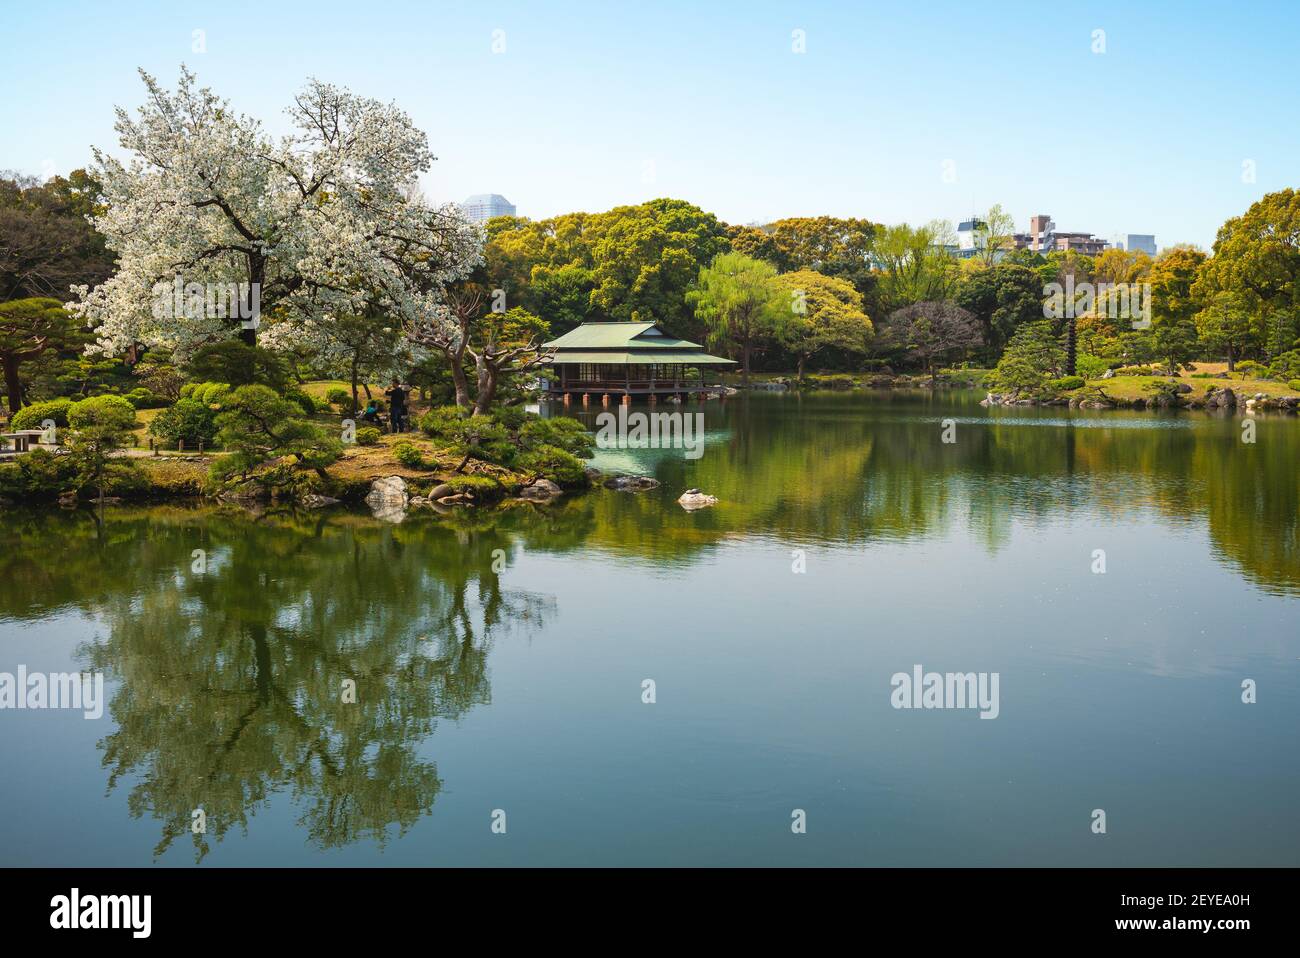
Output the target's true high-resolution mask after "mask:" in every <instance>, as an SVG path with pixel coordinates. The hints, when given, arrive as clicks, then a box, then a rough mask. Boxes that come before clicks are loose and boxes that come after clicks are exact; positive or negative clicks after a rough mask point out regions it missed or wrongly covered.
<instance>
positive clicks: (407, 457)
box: [393, 442, 433, 469]
mask: <svg viewBox="0 0 1300 958" xmlns="http://www.w3.org/2000/svg"><path fill="white" fill-rule="evenodd" d="M393 458H394V459H396V460H397V461H398V462H400V463H401V464H402V465H404V466H406V468H408V469H432V468H433V465H432V464H431V463H430V462H428V461H427V460H426V459H425V458H424V453H422V452H420V450H419V449H418V448H417V447H416V446H415V445H414V444H412V443H409V442H399V443H398V444H397V445H396V446H394V447H393Z"/></svg>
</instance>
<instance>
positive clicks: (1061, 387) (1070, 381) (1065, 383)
mask: <svg viewBox="0 0 1300 958" xmlns="http://www.w3.org/2000/svg"><path fill="white" fill-rule="evenodd" d="M1083 386H1084V378H1083V377H1082V376H1062V377H1061V378H1060V379H1049V380H1048V381H1047V388H1048V389H1050V390H1052V391H1053V392H1060V393H1063V392H1069V391H1070V390H1072V389H1082V388H1083Z"/></svg>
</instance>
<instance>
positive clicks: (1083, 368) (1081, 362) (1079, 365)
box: [1074, 353, 1110, 379]
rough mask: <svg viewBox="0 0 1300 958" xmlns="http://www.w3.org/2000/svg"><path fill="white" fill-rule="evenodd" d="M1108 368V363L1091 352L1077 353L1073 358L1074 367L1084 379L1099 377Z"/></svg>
mask: <svg viewBox="0 0 1300 958" xmlns="http://www.w3.org/2000/svg"><path fill="white" fill-rule="evenodd" d="M1109 368H1110V363H1109V362H1107V361H1106V360H1104V359H1102V358H1101V357H1100V356H1093V355H1092V354H1091V353H1079V355H1077V356H1076V357H1075V359H1074V369H1075V372H1077V373H1078V374H1079V375H1080V376H1082V377H1083V378H1084V379H1100V378H1101V377H1102V376H1103V375H1105V373H1106V370H1107V369H1109Z"/></svg>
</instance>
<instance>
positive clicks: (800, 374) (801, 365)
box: [796, 353, 807, 382]
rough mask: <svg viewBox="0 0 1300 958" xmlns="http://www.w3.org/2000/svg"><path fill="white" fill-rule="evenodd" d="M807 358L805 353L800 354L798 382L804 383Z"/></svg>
mask: <svg viewBox="0 0 1300 958" xmlns="http://www.w3.org/2000/svg"><path fill="white" fill-rule="evenodd" d="M806 358H807V357H805V356H804V355H803V353H800V354H799V373H798V379H797V380H796V381H797V382H803V364H804V361H805V359H806Z"/></svg>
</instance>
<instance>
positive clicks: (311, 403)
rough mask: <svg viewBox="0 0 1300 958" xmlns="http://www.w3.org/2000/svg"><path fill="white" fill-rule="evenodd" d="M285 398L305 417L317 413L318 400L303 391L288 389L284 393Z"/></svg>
mask: <svg viewBox="0 0 1300 958" xmlns="http://www.w3.org/2000/svg"><path fill="white" fill-rule="evenodd" d="M284 398H285V399H287V400H289V402H291V403H293V404H294V405H296V406H297V407H298V408H299V409H301V410H302V412H303V415H305V416H311V415H314V414H315V413H316V400H314V399H312V398H311V397H310V396H308V395H307V394H306V393H305V392H303V391H302V390H301V389H298V388H292V389H286V390H285V391H284Z"/></svg>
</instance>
